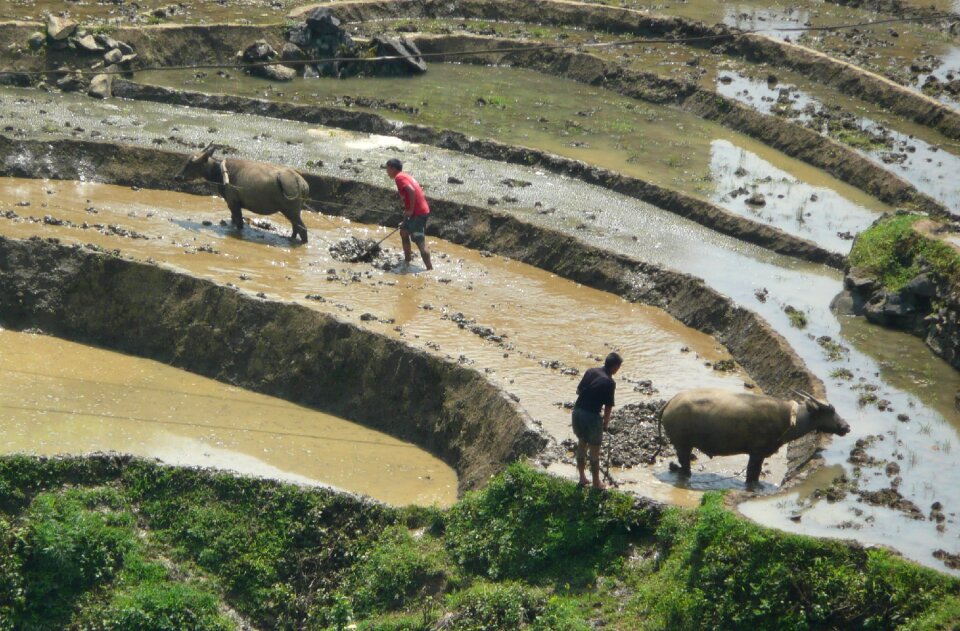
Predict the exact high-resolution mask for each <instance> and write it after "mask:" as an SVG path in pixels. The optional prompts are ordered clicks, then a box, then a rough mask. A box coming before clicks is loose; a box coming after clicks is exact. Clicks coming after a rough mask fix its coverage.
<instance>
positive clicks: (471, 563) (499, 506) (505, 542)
mask: <svg viewBox="0 0 960 631" xmlns="http://www.w3.org/2000/svg"><path fill="white" fill-rule="evenodd" d="M651 519H652V518H651V516H649V515H647V514H646V513H643V512H641V511H639V510H637V509H635V508H634V506H633V500H632V499H631V498H630V497H629V496H627V495H625V494H622V493H616V492H606V493H598V492H593V491H588V490H584V489H581V488H579V487H577V486H576V485H575V484H572V483H570V482H567V481H564V480H560V479H558V478H555V477H553V476H549V475H546V474H543V473H538V472H535V471H534V470H533V469H531V468H530V467H529V466H527V465H524V464H519V463H518V464H513V465H511V466H510V467H509V468H508V469H507V471H506V472H504V473H503V474H501V475H500V476H497V477H496V478H494V479H493V480H492V481H491V482H490V484H489V486H487V488H486V489H484V490H483V491H481V492H474V493H469V494H467V496H466V497H465V498H464V499H463V500H462V501H461V502H460V503H458V504H457V505H456V506H454V507H453V508H452V509H451V510H450V514H449V518H448V522H447V529H446V539H447V545H448V546H449V547H450V549H451V551H452V553H453V555H454V558H455V559H456V560H457V561H458V562H459V563H461V564H462V565H463V566H464V567H465V568H466V569H468V570H469V571H472V572H476V573H478V574H482V575H486V576H488V577H490V578H494V579H499V578H521V577H522V578H524V579H525V580H537V579H538V578H542V579H551V580H557V581H560V582H564V583H572V584H586V583H588V582H590V581H591V580H593V578H594V577H595V575H596V572H597V570H598V568H600V567H602V566H604V565H606V564H609V563H610V562H612V561H613V560H614V559H616V558H618V557H620V556H622V555H623V554H624V552H625V551H626V549H627V546H628V544H629V542H630V541H631V540H634V539H637V538H638V537H639V536H641V535H642V534H643V533H644V532H648V521H650V520H651Z"/></svg>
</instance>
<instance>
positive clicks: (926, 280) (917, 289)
mask: <svg viewBox="0 0 960 631" xmlns="http://www.w3.org/2000/svg"><path fill="white" fill-rule="evenodd" d="M901 292H902V293H908V294H913V295H915V296H922V297H924V298H933V297H934V296H936V295H937V286H936V285H935V284H934V282H933V281H932V280H931V279H930V275H929V274H920V275H919V276H916V277H915V278H914V279H913V280H911V281H910V282H909V283H907V284H906V286H904V288H903V289H902V290H901Z"/></svg>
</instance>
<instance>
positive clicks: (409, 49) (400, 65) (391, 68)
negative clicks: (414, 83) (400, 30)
mask: <svg viewBox="0 0 960 631" xmlns="http://www.w3.org/2000/svg"><path fill="white" fill-rule="evenodd" d="M373 43H374V44H375V45H376V47H377V51H376V55H377V56H378V57H402V59H395V60H389V61H382V62H379V63H378V64H377V66H378V70H377V74H419V73H421V72H426V71H427V64H426V62H424V61H423V58H422V57H421V55H420V50H419V49H417V47H416V46H415V45H414V44H413V42H411V41H410V40H408V39H407V38H405V37H403V38H400V37H385V36H379V37H375V38H373Z"/></svg>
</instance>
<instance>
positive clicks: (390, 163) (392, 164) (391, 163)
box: [387, 158, 403, 171]
mask: <svg viewBox="0 0 960 631" xmlns="http://www.w3.org/2000/svg"><path fill="white" fill-rule="evenodd" d="M387 166H388V167H393V168H394V169H396V170H397V171H403V162H400V161H399V160H397V159H396V158H390V159H389V160H387Z"/></svg>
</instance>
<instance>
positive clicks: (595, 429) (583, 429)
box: [573, 408, 603, 445]
mask: <svg viewBox="0 0 960 631" xmlns="http://www.w3.org/2000/svg"><path fill="white" fill-rule="evenodd" d="M573 433H574V434H576V435H577V438H579V439H580V440H582V441H583V442H585V443H587V444H588V445H599V444H600V443H601V442H602V441H603V417H602V416H600V415H599V414H595V413H593V412H590V411H588V410H584V409H583V408H573Z"/></svg>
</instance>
